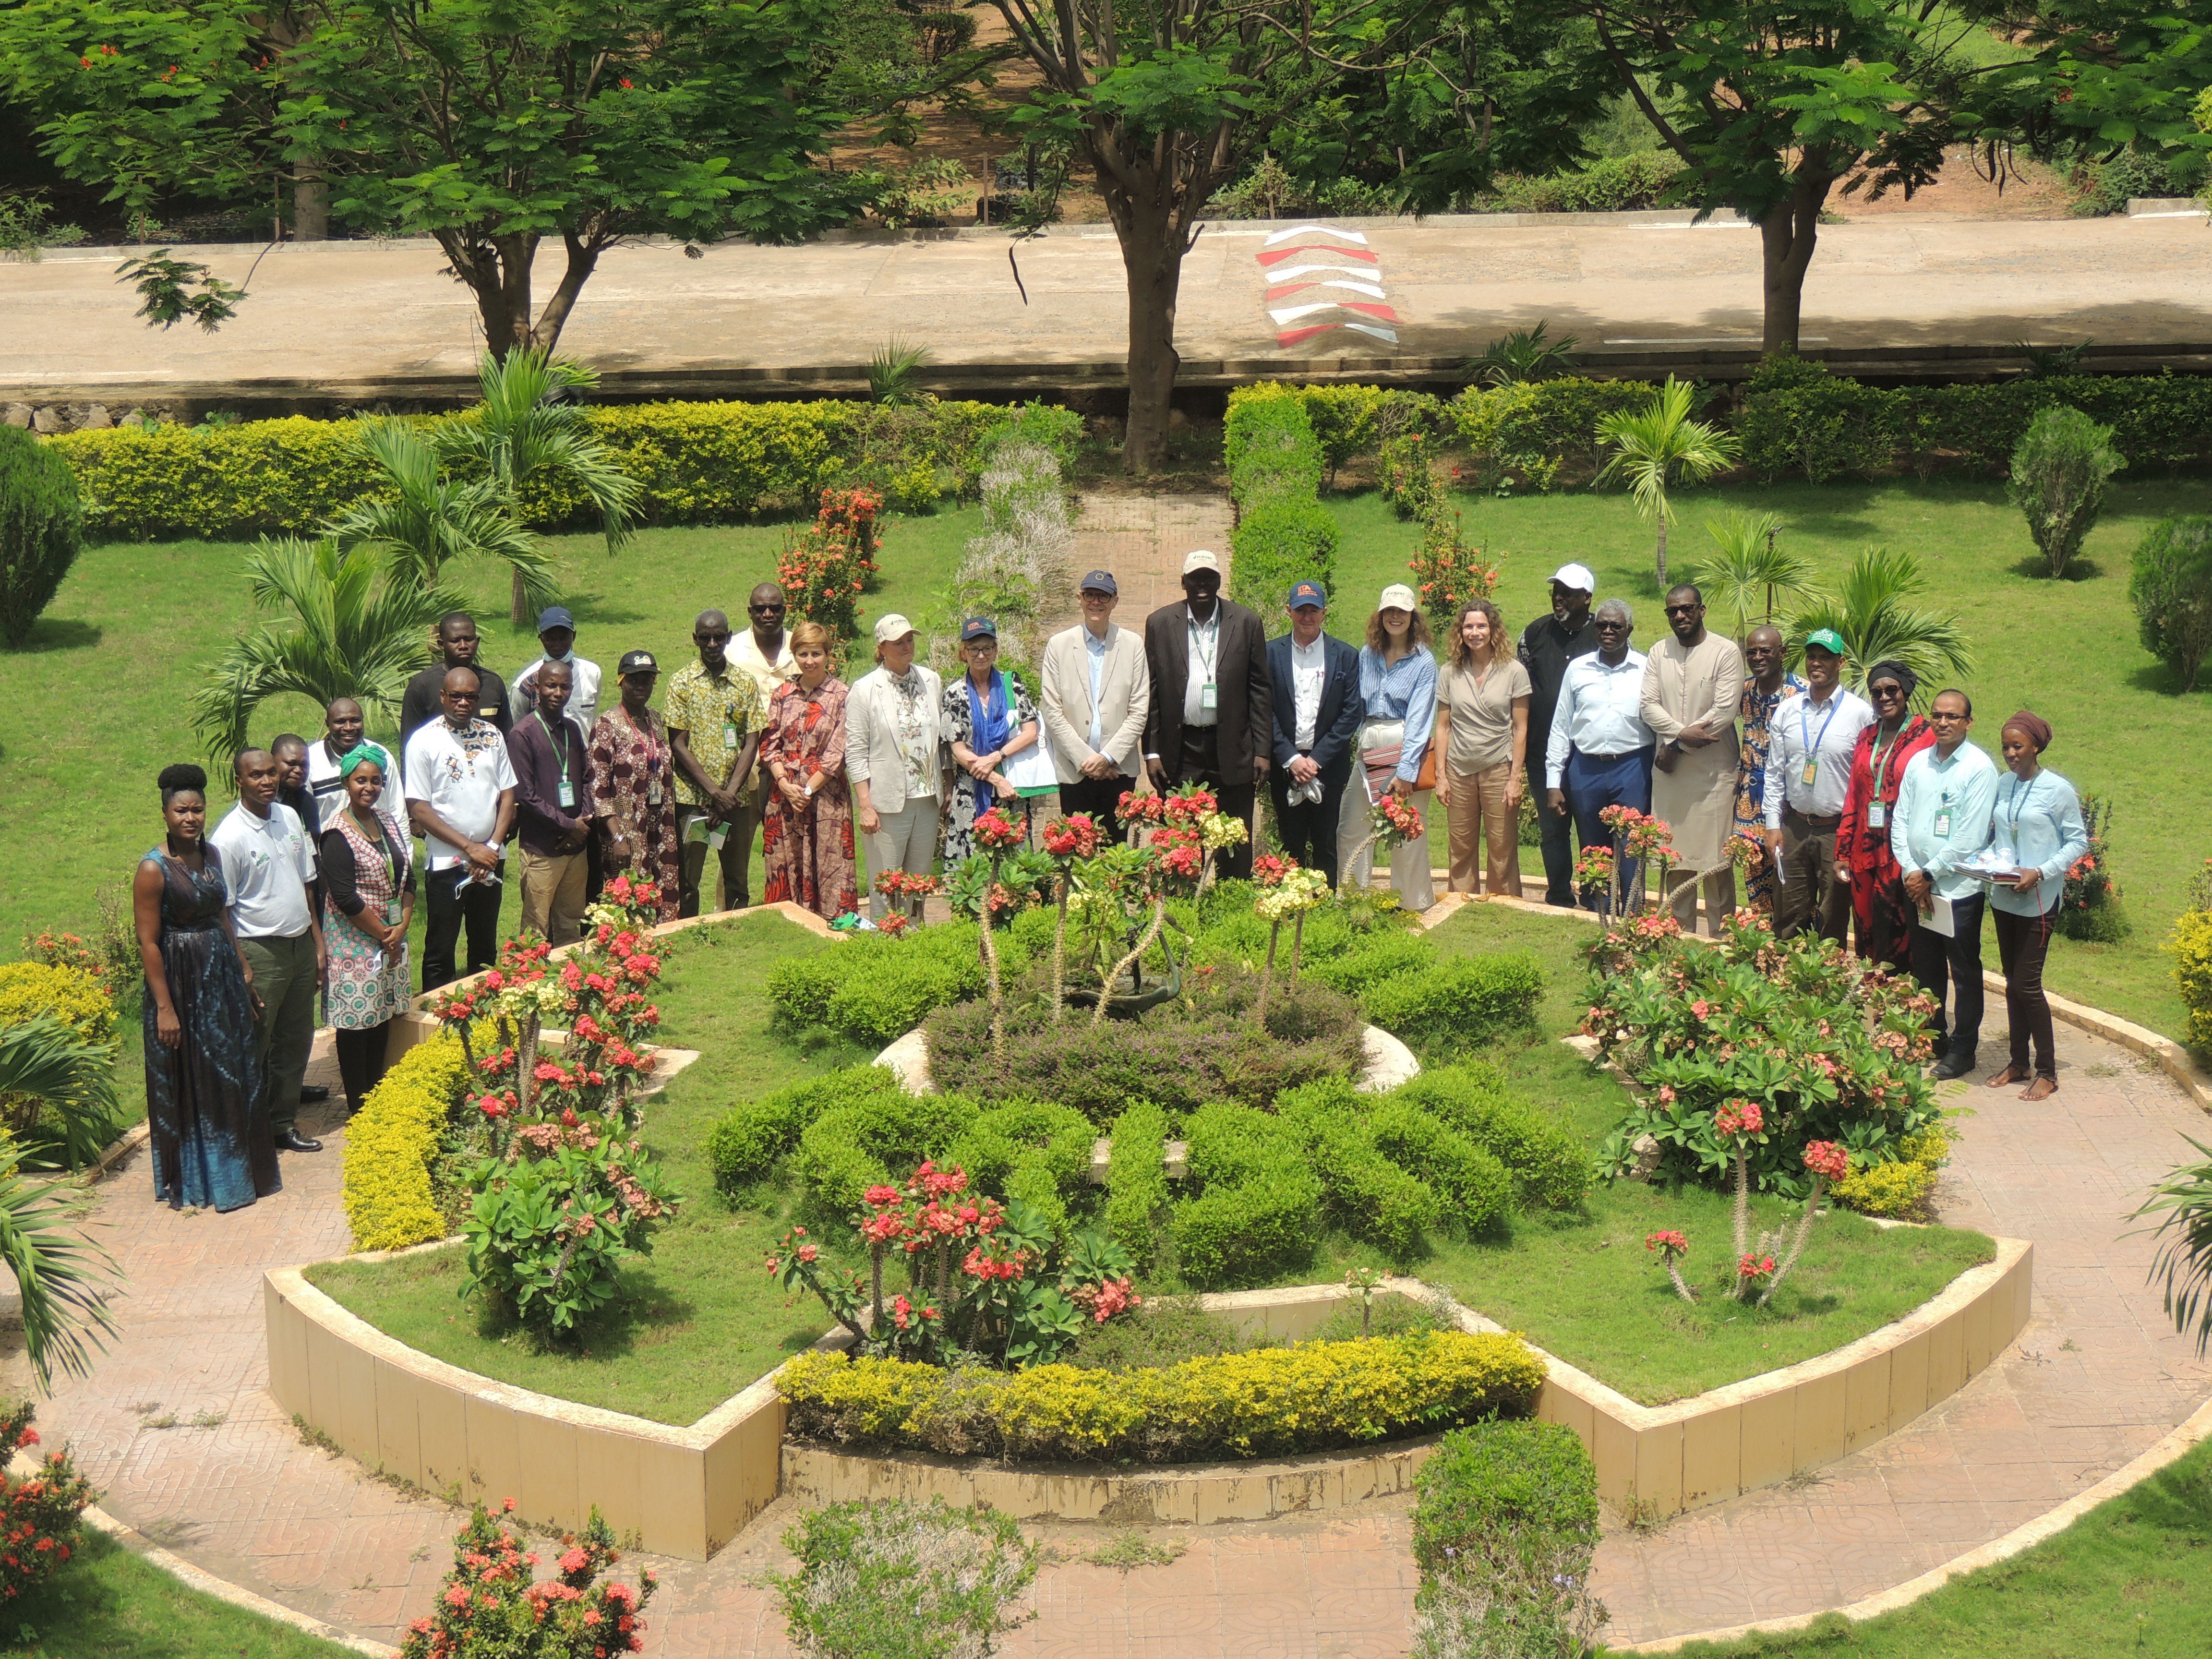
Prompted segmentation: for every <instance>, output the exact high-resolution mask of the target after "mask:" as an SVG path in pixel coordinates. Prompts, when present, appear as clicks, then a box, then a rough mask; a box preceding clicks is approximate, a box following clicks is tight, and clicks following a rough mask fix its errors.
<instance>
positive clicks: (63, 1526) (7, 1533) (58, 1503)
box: [0, 1401, 99, 1602]
mask: <svg viewBox="0 0 2212 1659" xmlns="http://www.w3.org/2000/svg"><path fill="white" fill-rule="evenodd" d="M36 1415H37V1408H36V1407H33V1405H32V1404H31V1403H30V1402H29V1401H16V1402H15V1403H14V1404H12V1405H6V1406H0V1466H4V1464H5V1463H6V1462H7V1461H8V1459H9V1458H10V1457H12V1456H13V1455H14V1454H15V1453H16V1452H18V1451H28V1450H29V1449H31V1448H32V1447H33V1446H35V1445H37V1444H38V1443H39V1432H38V1431H37V1430H36V1429H33V1427H32V1426H31V1424H32V1421H33V1419H34V1418H35V1417H36ZM98 1495H99V1494H98V1493H96V1492H94V1491H93V1489H92V1483H91V1482H90V1481H88V1480H86V1479H85V1478H84V1477H83V1476H82V1474H78V1473H77V1468H76V1464H75V1463H74V1462H71V1461H70V1454H69V1448H68V1447H66V1446H64V1447H63V1448H62V1449H60V1450H58V1451H51V1452H48V1453H46V1455H44V1456H43V1457H41V1458H40V1460H39V1464H38V1467H37V1468H34V1469H33V1470H32V1471H31V1472H30V1473H29V1474H24V1475H17V1474H12V1473H9V1471H8V1470H7V1469H6V1468H4V1467H0V1602H8V1601H14V1600H15V1598H16V1597H17V1596H19V1595H21V1594H22V1593H23V1592H24V1591H25V1590H27V1589H30V1588H31V1587H32V1586H33V1585H34V1584H38V1583H42V1582H44V1581H45V1580H46V1579H47V1578H49V1577H52V1575H53V1572H54V1571H55V1569H56V1568H58V1567H59V1566H60V1565H62V1564H63V1563H64V1562H65V1561H67V1560H68V1559H70V1556H71V1555H73V1554H75V1553H76V1547H77V1531H78V1528H79V1525H80V1522H79V1521H78V1519H77V1517H78V1516H80V1515H81V1514H82V1512H83V1510H84V1509H85V1506H86V1505H87V1504H90V1503H91V1502H92V1500H93V1499H94V1498H95V1497H97V1496H98Z"/></svg>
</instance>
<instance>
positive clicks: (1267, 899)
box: [1252, 870, 1328, 921]
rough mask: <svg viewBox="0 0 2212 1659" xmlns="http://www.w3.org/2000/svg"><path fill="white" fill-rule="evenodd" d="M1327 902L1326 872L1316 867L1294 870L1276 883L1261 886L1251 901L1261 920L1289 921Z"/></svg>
mask: <svg viewBox="0 0 2212 1659" xmlns="http://www.w3.org/2000/svg"><path fill="white" fill-rule="evenodd" d="M1327 902H1328V877H1327V876H1325V875H1323V874H1322V872H1320V871H1318V870H1293V871H1291V873H1290V874H1288V875H1287V876H1285V877H1284V878H1283V879H1282V881H1281V882H1280V883H1279V884H1277V885H1275V886H1273V887H1269V888H1267V889H1264V890H1262V891H1261V894H1260V896H1259V897H1258V898H1256V899H1255V900H1254V901H1253V902H1252V908H1253V909H1254V911H1255V912H1256V913H1257V914H1258V915H1259V917H1260V919H1261V921H1289V920H1290V919H1291V917H1292V916H1295V915H1298V914H1299V913H1300V912H1302V911H1305V910H1315V909H1318V908H1321V907H1322V905H1323V904H1326V903H1327Z"/></svg>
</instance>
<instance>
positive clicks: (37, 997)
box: [0, 962, 115, 1042]
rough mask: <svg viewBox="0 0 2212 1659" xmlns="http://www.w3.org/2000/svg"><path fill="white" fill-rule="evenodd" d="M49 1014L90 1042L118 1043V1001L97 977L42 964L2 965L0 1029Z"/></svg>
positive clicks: (13, 963) (14, 963) (15, 963)
mask: <svg viewBox="0 0 2212 1659" xmlns="http://www.w3.org/2000/svg"><path fill="white" fill-rule="evenodd" d="M49 1014H51V1015H52V1017H53V1018H56V1019H58V1020H59V1021H61V1023H62V1024H64V1025H66V1026H68V1027H69V1029H70V1030H71V1031H73V1032H75V1033H76V1035H77V1036H79V1037H81V1038H82V1039H83V1040H84V1041H85V1042H113V1041H114V1040H115V999H114V998H113V997H112V996H110V995H109V994H108V993H107V987H106V986H105V985H103V984H101V983H100V975H97V974H94V973H90V972H88V971H87V970H86V969H82V968H65V967H62V966H60V965H58V964H53V963H43V962H10V963H0V1026H8V1025H24V1024H29V1023H30V1022H31V1021H32V1020H34V1019H38V1018H41V1017H43V1016H46V1015H49Z"/></svg>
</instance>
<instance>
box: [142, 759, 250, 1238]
mask: <svg viewBox="0 0 2212 1659" xmlns="http://www.w3.org/2000/svg"><path fill="white" fill-rule="evenodd" d="M161 817H162V821H163V822H164V823H166V824H167V826H168V835H167V839H166V841H165V842H164V844H163V845H162V846H160V847H156V848H153V849H151V850H150V851H149V852H148V854H146V856H145V858H144V859H143V860H142V861H141V862H140V864H139V866H138V872H137V876H136V877H134V878H133V879H132V881H131V912H132V916H133V918H134V920H135V921H136V922H137V932H138V957H139V960H140V962H141V963H143V965H144V967H145V969H146V999H145V1015H144V1018H145V1051H146V1119H147V1124H148V1127H149V1129H150V1130H151V1137H150V1138H151V1142H152V1146H153V1152H154V1196H155V1199H157V1200H160V1201H161V1202H162V1203H165V1204H167V1205H168V1206H170V1207H171V1208H172V1209H179V1208H182V1207H184V1206H187V1205H190V1206H203V1207H206V1208H210V1209H216V1210H236V1209H242V1208H244V1207H245V1206H246V1205H248V1204H251V1203H252V1202H253V1200H255V1199H257V1198H266V1197H267V1196H269V1194H271V1193H274V1192H276V1191H278V1190H279V1189H281V1188H282V1187H283V1182H282V1180H280V1179H279V1178H278V1176H277V1173H276V1140H275V1138H274V1135H273V1133H272V1131H271V1130H270V1126H269V1111H268V1104H267V1090H268V1085H267V1078H266V1074H265V1073H264V1069H263V1067H262V1066H260V1065H259V1064H258V1061H257V1060H255V1058H254V1052H253V1013H254V1003H253V971H252V969H250V968H248V967H247V966H246V958H245V957H244V956H243V955H242V954H240V951H239V948H238V940H237V939H236V937H235V936H234V934H233V933H231V928H230V912H229V908H228V907H229V894H228V890H226V889H225V888H224V886H223V880H222V866H221V864H220V863H218V862H217V860H216V859H214V858H213V857H211V856H210V854H209V853H208V849H207V843H206V841H205V840H204V834H203V832H204V830H205V829H206V828H207V774H206V773H205V772H204V771H202V770H201V769H199V768H198V767H197V766H192V765H189V764H185V765H178V766H171V767H166V768H164V769H163V770H162V772H161Z"/></svg>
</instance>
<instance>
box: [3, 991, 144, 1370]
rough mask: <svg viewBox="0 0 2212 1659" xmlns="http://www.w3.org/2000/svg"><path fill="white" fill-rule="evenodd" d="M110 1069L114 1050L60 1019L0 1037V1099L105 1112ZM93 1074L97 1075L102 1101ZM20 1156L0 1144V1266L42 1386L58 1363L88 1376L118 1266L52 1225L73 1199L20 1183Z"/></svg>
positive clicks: (47, 1186)
mask: <svg viewBox="0 0 2212 1659" xmlns="http://www.w3.org/2000/svg"><path fill="white" fill-rule="evenodd" d="M88 1049H90V1050H93V1051H94V1054H96V1056H97V1058H95V1057H94V1054H87V1053H86V1052H85V1051H86V1050H88ZM114 1062H115V1055H114V1051H113V1050H112V1048H108V1047H106V1045H105V1044H101V1043H87V1042H84V1040H83V1039H82V1037H79V1036H76V1033H74V1032H72V1031H71V1030H70V1029H69V1028H68V1027H67V1026H65V1025H64V1024H61V1022H60V1021H58V1020H54V1019H40V1020H32V1021H27V1022H26V1023H25V1024H21V1025H16V1026H11V1027H9V1029H8V1030H4V1031H0V1094H21V1095H27V1096H33V1097H39V1098H40V1099H42V1100H44V1101H45V1102H46V1103H48V1104H50V1105H52V1106H53V1107H55V1108H56V1109H58V1111H59V1112H61V1113H62V1115H64V1119H67V1118H69V1117H70V1115H73V1114H75V1113H76V1112H78V1111H80V1110H83V1109H94V1110H97V1109H101V1108H100V1102H101V1101H102V1099H103V1098H104V1100H105V1102H106V1105H107V1106H111V1107H112V1105H113V1103H114V1098H115V1078H114V1071H115V1065H114ZM94 1070H100V1071H104V1073H105V1075H106V1083H105V1085H104V1094H103V1085H101V1084H100V1082H98V1081H96V1080H95V1079H94V1077H93V1076H92V1075H91V1073H93V1072H94ZM21 1158H22V1154H21V1152H20V1151H18V1150H17V1149H16V1148H15V1147H14V1146H0V1262H4V1263H5V1264H6V1266H7V1267H8V1269H9V1272H11V1273H14V1274H15V1285H16V1288H17V1289H18V1291H21V1295H22V1303H23V1311H22V1321H23V1347H24V1350H25V1352H26V1353H27V1356H28V1357H29V1358H30V1361H31V1369H32V1370H33V1372H34V1373H35V1374H36V1375H37V1376H38V1379H39V1386H40V1389H47V1388H49V1387H50V1386H51V1385H52V1382H53V1372H54V1368H55V1367H56V1366H57V1365H58V1366H59V1367H60V1368H61V1369H62V1370H64V1371H66V1372H68V1373H69V1374H70V1376H85V1375H87V1374H88V1372H89V1371H90V1370H91V1368H92V1356H93V1355H94V1353H95V1352H99V1351H100V1349H101V1348H102V1347H103V1346H106V1345H105V1342H104V1340H103V1338H104V1337H106V1336H108V1335H112V1334H113V1333H114V1330H115V1321H114V1319H113V1318H112V1316H110V1315H109V1313H108V1311H107V1306H106V1297H107V1292H108V1291H109V1290H110V1289H111V1288H112V1285H114V1282H115V1279H116V1266H115V1258H114V1257H112V1255H109V1254H108V1253H107V1251H106V1249H102V1248H101V1247H100V1245H99V1244H97V1243H94V1242H93V1241H92V1240H91V1239H88V1238H87V1237H85V1236H84V1235H83V1234H82V1233H81V1232H79V1231H76V1230H75V1229H74V1228H68V1227H64V1226H61V1225H57V1224H58V1222H60V1221H61V1220H62V1218H63V1212H64V1210H65V1208H66V1207H67V1206H68V1205H69V1203H70V1199H71V1197H72V1196H73V1195H75V1196H77V1197H79V1198H80V1200H81V1196H82V1195H81V1194H76V1193H75V1192H74V1189H73V1188H70V1186H69V1185H68V1184H67V1183H64V1182H58V1181H50V1182H30V1181H26V1180H24V1179H23V1177H22V1176H21V1173H20V1171H19V1165H20V1163H21Z"/></svg>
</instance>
